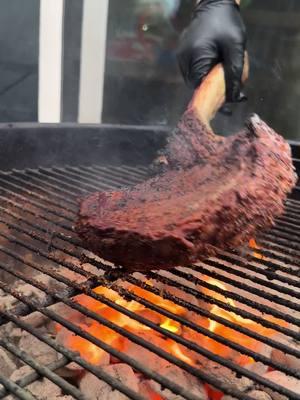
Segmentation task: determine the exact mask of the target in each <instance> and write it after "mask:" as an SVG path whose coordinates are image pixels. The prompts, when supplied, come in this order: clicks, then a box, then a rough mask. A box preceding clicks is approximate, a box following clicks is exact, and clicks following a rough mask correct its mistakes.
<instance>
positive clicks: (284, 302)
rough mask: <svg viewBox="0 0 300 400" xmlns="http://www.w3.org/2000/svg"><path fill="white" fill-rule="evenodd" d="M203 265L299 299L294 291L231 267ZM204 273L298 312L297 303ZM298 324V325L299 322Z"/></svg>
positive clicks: (214, 274)
mask: <svg viewBox="0 0 300 400" xmlns="http://www.w3.org/2000/svg"><path fill="white" fill-rule="evenodd" d="M205 265H208V266H212V267H214V268H216V269H218V270H220V271H224V267H226V272H230V273H232V274H234V275H235V276H239V277H241V278H243V279H247V280H250V281H251V282H253V283H257V284H261V285H264V286H265V287H268V288H270V289H273V290H276V291H278V292H279V293H285V294H287V295H289V296H291V297H296V298H298V299H300V293H299V292H296V291H295V290H292V289H289V288H286V287H284V286H279V285H277V284H275V283H271V282H267V281H265V280H264V279H260V278H258V277H251V276H250V275H249V274H246V273H244V272H242V271H239V270H236V269H234V268H231V267H229V266H227V265H226V266H225V265H222V263H219V262H216V261H214V260H206V261H205ZM194 268H195V269H197V270H198V269H199V268H201V267H199V266H198V265H197V266H195V267H194ZM201 270H202V271H204V270H203V269H202V268H201ZM206 271H208V273H205V275H208V276H210V277H212V278H216V279H218V280H220V281H222V282H225V283H229V284H230V285H232V286H234V287H237V288H239V289H242V290H245V291H248V292H250V293H253V294H256V295H257V296H260V297H261V298H264V299H267V300H270V301H272V302H275V303H277V304H280V305H282V306H284V307H289V308H290V309H293V310H296V311H300V305H299V304H297V303H294V302H292V301H290V300H287V299H283V298H282V297H279V296H277V295H275V294H273V293H268V292H266V291H264V290H261V289H257V288H255V287H252V286H249V285H247V284H245V283H243V282H244V281H243V282H241V281H237V280H236V279H232V278H229V277H227V276H224V275H222V274H219V273H217V272H215V271H209V270H206ZM298 322H299V324H300V320H299V321H298Z"/></svg>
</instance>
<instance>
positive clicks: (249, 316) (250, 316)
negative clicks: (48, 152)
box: [0, 217, 299, 339]
mask: <svg viewBox="0 0 300 400" xmlns="http://www.w3.org/2000/svg"><path fill="white" fill-rule="evenodd" d="M1 221H2V222H3V223H6V224H7V225H8V226H10V227H11V228H13V229H15V230H17V231H20V232H22V233H26V234H27V235H29V236H30V237H32V238H34V239H37V240H39V241H42V242H43V243H45V244H49V243H48V240H46V239H44V238H42V237H41V236H40V235H38V234H36V233H35V232H32V231H29V230H27V229H24V228H20V226H18V225H15V224H12V223H8V222H7V221H3V220H2V219H1V217H0V222H1ZM33 226H34V227H35V228H36V229H40V228H39V227H38V226H35V225H33ZM40 230H42V229H40ZM0 235H1V236H4V237H5V234H4V233H0ZM59 237H60V238H63V239H64V240H65V239H67V240H68V237H66V236H64V235H61V234H60V235H59ZM11 240H12V239H11ZM14 242H15V243H19V244H20V245H21V246H25V247H27V248H28V249H30V250H31V251H35V252H37V253H38V254H42V252H41V250H40V249H37V248H35V247H33V246H28V244H26V245H25V244H23V243H22V242H20V241H18V240H15V239H14ZM51 247H53V248H55V249H58V250H61V251H63V252H65V253H67V254H68V255H70V256H73V257H77V258H78V257H80V254H79V253H77V252H74V251H68V250H67V249H66V248H65V247H63V246H58V245H56V244H54V243H51ZM43 255H44V256H45V257H46V258H48V259H53V257H51V255H49V254H47V253H46V254H43ZM86 260H87V261H88V262H90V263H91V264H93V265H95V266H97V267H98V268H101V269H103V268H106V269H107V267H105V266H104V265H103V264H102V263H99V262H97V261H96V260H95V259H94V258H91V257H88V256H86ZM58 261H60V260H58ZM60 262H61V261H60ZM70 267H71V268H72V270H74V265H70V263H69V265H68V268H70ZM177 274H179V272H178V271H177ZM158 279H162V278H161V277H159V278H158ZM189 279H194V280H195V281H196V278H195V277H194V276H192V277H189ZM199 284H201V285H202V286H204V287H208V288H209V289H211V290H213V291H216V292H220V291H221V293H222V294H223V295H225V297H231V298H233V299H235V300H238V301H240V302H242V303H245V304H247V305H249V306H250V307H258V309H260V311H262V312H266V308H265V307H262V306H261V305H260V304H258V303H254V302H251V301H250V300H248V299H246V298H244V297H240V296H237V295H236V294H235V293H232V292H230V291H224V292H222V289H220V288H216V287H215V286H212V285H209V284H208V283H207V282H204V281H201V282H199ZM189 290H190V289H189V288H188V287H187V288H185V291H189ZM199 294H200V293H199V292H198V295H199ZM226 307H231V306H228V305H226ZM223 308H224V307H223ZM230 311H233V312H235V313H236V314H238V315H241V316H243V317H244V318H247V319H252V320H254V318H253V317H255V318H257V317H256V316H254V315H253V314H250V313H247V315H246V314H245V311H243V310H241V309H239V308H238V307H236V308H233V307H231V309H230ZM268 312H269V313H270V314H271V315H273V316H274V317H277V318H280V319H283V320H287V319H289V322H291V323H294V324H295V325H297V324H298V323H299V321H298V320H296V319H293V318H292V317H287V316H286V314H282V313H279V312H278V311H277V310H274V309H268ZM245 315H246V317H245ZM260 323H261V324H262V325H264V323H266V322H264V320H263V319H261V321H260ZM268 327H269V326H268ZM272 329H275V330H277V331H279V332H282V333H285V334H287V335H290V334H291V333H292V335H293V336H292V337H295V333H294V332H293V331H287V330H286V328H283V327H280V326H276V325H275V324H274V325H273V326H272ZM296 339H298V336H296Z"/></svg>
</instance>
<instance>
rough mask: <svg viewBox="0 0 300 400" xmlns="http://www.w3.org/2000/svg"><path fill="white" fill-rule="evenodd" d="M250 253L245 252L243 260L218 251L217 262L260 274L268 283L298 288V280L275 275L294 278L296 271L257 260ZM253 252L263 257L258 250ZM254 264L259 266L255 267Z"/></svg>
mask: <svg viewBox="0 0 300 400" xmlns="http://www.w3.org/2000/svg"><path fill="white" fill-rule="evenodd" d="M252 252H253V251H248V252H247V259H245V258H243V259H241V257H239V256H237V257H234V255H233V254H230V253H226V252H224V251H218V252H217V256H218V258H217V259H218V261H219V262H220V261H221V262H222V261H227V262H229V263H230V264H231V265H232V266H233V267H236V266H237V267H240V268H242V269H243V270H244V269H245V270H246V271H247V272H248V271H249V270H250V271H251V272H255V273H257V274H260V275H262V276H264V277H265V278H267V279H268V280H269V281H272V280H277V281H280V282H283V283H286V284H288V285H291V286H294V287H297V288H300V282H299V280H295V279H291V278H289V277H287V276H286V275H278V273H277V271H282V272H284V273H285V274H287V273H288V274H289V275H295V276H296V277H298V275H297V273H298V271H297V270H296V271H295V270H294V269H293V268H288V267H283V266H281V265H280V264H278V263H275V262H274V261H270V260H264V259H257V258H256V257H255V256H253V255H252ZM255 252H257V253H259V254H261V255H262V256H263V253H262V252H261V251H260V250H258V251H256V250H255ZM256 264H257V265H259V266H257V265H256ZM265 267H267V268H265ZM226 268H227V266H226ZM235 271H236V269H235ZM263 284H264V285H265V284H266V280H263ZM281 288H282V286H280V289H281ZM284 290H285V289H284ZM295 293H297V294H298V295H300V293H299V292H295Z"/></svg>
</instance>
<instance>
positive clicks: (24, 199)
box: [0, 166, 300, 400]
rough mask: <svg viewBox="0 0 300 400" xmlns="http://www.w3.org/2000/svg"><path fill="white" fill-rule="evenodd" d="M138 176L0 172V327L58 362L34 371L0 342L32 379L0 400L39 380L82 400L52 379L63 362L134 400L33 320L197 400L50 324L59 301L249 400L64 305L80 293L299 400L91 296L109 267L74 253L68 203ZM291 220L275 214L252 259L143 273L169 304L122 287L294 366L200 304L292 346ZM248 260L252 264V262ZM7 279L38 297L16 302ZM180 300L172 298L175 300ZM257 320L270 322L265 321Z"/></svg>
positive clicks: (96, 170)
mask: <svg viewBox="0 0 300 400" xmlns="http://www.w3.org/2000/svg"><path fill="white" fill-rule="evenodd" d="M146 175H147V170H146V169H145V168H132V167H111V168H105V167H99V166H90V167H87V166H84V167H80V168H79V167H65V168H51V169H43V168H40V169H38V170H30V169H27V170H25V171H17V170H13V171H11V172H9V173H4V172H0V273H1V275H0V289H1V290H2V291H3V292H5V293H7V294H10V295H12V296H13V297H14V298H16V299H17V300H18V303H17V304H16V305H14V306H13V308H11V309H8V310H7V309H2V307H1V306H0V307H1V308H0V310H1V312H0V325H1V326H5V324H7V323H8V322H11V323H13V324H14V326H17V327H19V328H21V329H23V330H24V331H27V332H29V333H30V334H32V335H33V336H34V337H36V338H38V339H39V340H40V341H42V342H44V343H46V344H47V345H49V346H50V347H51V348H53V349H55V350H56V351H57V352H58V353H59V354H60V355H61V358H60V359H59V360H58V361H56V362H54V363H51V364H50V365H42V364H41V363H39V362H37V361H36V360H34V359H33V358H32V357H31V356H29V355H28V354H27V353H26V352H24V351H21V350H20V349H19V348H18V347H17V346H16V345H15V344H14V343H13V341H11V340H10V339H8V338H5V337H3V335H2V336H1V335H0V346H1V347H2V348H4V349H5V350H7V351H8V352H9V353H11V354H13V355H14V356H16V357H17V358H18V359H19V360H22V362H24V363H25V364H27V365H30V366H31V367H32V368H33V370H34V372H32V373H30V374H28V375H26V376H25V377H24V378H22V379H19V380H18V381H16V382H13V381H12V380H10V379H8V378H5V377H4V376H1V375H0V383H1V384H2V385H3V387H2V388H0V398H4V397H5V396H7V395H8V394H9V393H12V394H14V395H15V396H16V397H17V398H20V399H32V398H34V397H33V396H32V395H31V394H30V392H29V391H28V390H26V387H27V386H28V385H29V384H31V383H32V382H34V381H36V380H37V379H39V378H40V377H41V376H43V377H47V378H48V379H49V380H50V381H52V382H53V383H55V384H56V385H57V386H59V387H60V388H62V389H63V392H64V393H66V394H69V395H71V396H72V397H73V398H75V399H83V398H85V397H84V396H83V394H82V393H81V392H80V390H79V389H78V388H77V387H76V386H75V385H74V384H71V383H70V382H68V381H67V380H65V379H63V378H62V377H60V376H59V374H57V373H56V372H55V371H57V370H58V369H60V368H62V367H63V366H65V365H67V364H69V363H70V362H76V363H77V364H78V365H80V366H81V367H83V368H84V369H85V370H87V371H89V372H91V373H92V374H94V375H95V376H96V377H98V378H99V379H101V380H103V381H105V382H106V383H108V384H109V385H110V386H111V387H112V388H114V389H116V390H118V391H120V392H121V393H123V394H125V395H126V396H128V397H129V398H130V399H135V400H143V399H144V397H143V396H142V395H141V394H138V393H136V392H134V391H133V390H132V389H131V388H129V387H126V386H125V385H124V384H122V383H121V382H120V381H119V380H117V379H116V378H114V377H112V376H110V375H108V374H107V373H106V372H105V371H104V370H102V369H101V368H99V367H95V366H94V365H92V364H90V363H89V362H87V361H85V360H84V359H83V358H82V357H80V356H79V355H78V354H77V353H74V352H72V351H70V350H68V349H67V348H65V347H64V346H62V345H60V344H58V343H57V342H56V341H55V340H54V339H53V338H51V337H49V335H46V334H44V333H41V332H40V331H39V330H38V329H36V328H35V327H34V326H32V325H31V323H30V319H26V318H25V317H26V316H30V315H31V314H32V313H33V312H36V311H37V312H39V313H41V314H42V315H44V316H46V317H48V318H49V319H50V320H52V321H55V322H56V323H58V324H60V325H61V326H63V327H65V328H67V329H68V330H70V331H71V332H73V333H75V334H76V335H79V336H81V337H82V338H84V339H86V340H88V341H89V342H91V343H93V344H94V345H96V346H98V347H99V348H102V349H103V350H105V351H106V352H108V353H109V354H111V355H113V356H114V357H116V358H117V359H119V360H121V361H122V362H124V363H126V364H128V365H130V366H131V367H132V368H134V370H135V371H138V372H140V373H142V374H143V375H144V376H146V377H148V378H149V379H152V380H154V381H156V382H158V383H160V384H161V386H162V387H163V388H167V389H169V390H170V391H171V392H173V393H174V394H178V395H181V396H182V397H183V398H184V399H189V400H197V399H199V397H198V396H196V395H195V394H193V393H192V392H191V391H190V388H184V387H182V386H180V385H179V384H177V383H176V382H173V381H171V380H170V379H167V378H166V377H164V376H162V375H160V374H159V373H158V372H156V371H153V370H151V369H149V368H148V367H147V362H145V363H141V362H140V361H138V360H135V359H133V358H132V357H130V356H128V355H126V354H125V353H123V352H120V351H118V350H116V349H115V348H114V347H113V346H111V345H109V344H107V343H105V342H104V341H102V340H100V339H99V338H96V337H94V336H92V335H91V334H89V333H87V332H86V331H84V330H83V329H81V328H80V326H78V325H76V324H75V323H73V322H70V321H69V320H68V319H67V318H66V317H65V316H63V315H60V314H59V313H58V312H57V311H55V310H54V309H53V308H52V307H51V306H52V305H54V304H56V303H59V302H60V303H64V304H65V305H67V306H69V307H70V308H71V309H73V310H77V311H79V312H80V313H82V314H83V315H85V316H87V317H89V318H91V319H93V320H95V321H97V322H99V323H100V324H102V325H103V326H106V327H108V328H110V329H111V330H113V331H115V332H117V333H119V334H120V335H122V336H123V337H125V338H128V339H129V340H130V341H131V342H133V343H136V344H139V345H141V346H143V347H144V348H146V349H148V350H150V351H151V352H153V353H154V354H156V355H158V356H160V357H162V358H164V359H165V360H167V361H169V362H170V363H172V364H174V365H177V366H178V367H180V368H181V369H183V370H185V371H187V372H188V373H190V374H191V375H193V376H195V377H197V378H199V379H200V380H201V381H203V382H205V383H208V384H210V385H211V386H213V387H214V388H216V389H217V390H219V391H221V392H223V393H226V394H228V395H231V396H234V397H235V398H237V399H244V400H251V399H252V400H255V399H253V398H252V397H251V396H249V395H247V394H245V393H242V392H241V391H239V390H238V389H236V388H235V387H233V386H231V385H230V384H227V383H224V381H222V380H221V379H220V377H218V376H214V375H212V374H211V373H208V372H207V371H206V370H205V369H203V368H201V367H200V366H197V365H194V366H192V365H190V364H189V363H187V362H185V361H183V360H182V359H180V358H178V357H176V356H174V355H172V354H170V353H169V352H167V351H166V350H164V349H162V348H160V347H158V346H156V345H154V344H153V343H151V342H150V341H148V340H146V339H145V338H143V337H142V336H140V335H139V334H138V333H133V332H132V331H129V330H127V329H125V328H123V327H120V326H118V325H117V324H116V323H114V322H112V321H110V320H109V319H106V318H104V317H102V316H100V315H98V314H97V313H95V312H93V311H91V310H89V309H88V308H86V307H85V306H84V305H80V304H79V303H77V302H75V301H73V299H72V298H73V297H74V296H76V295H78V294H82V293H84V294H86V295H87V296H90V297H91V298H93V299H95V300H98V301H100V302H102V303H104V304H106V305H107V306H109V307H111V308H112V309H114V310H116V311H118V312H121V313H122V314H124V315H126V316H128V317H129V318H131V319H132V320H135V321H138V322H139V323H141V324H143V325H145V326H147V327H149V328H151V329H152V330H153V331H156V332H158V333H159V334H161V335H163V336H164V337H166V338H168V339H172V340H173V341H174V342H176V343H178V344H180V345H181V346H183V347H184V348H186V349H189V350H192V351H193V352H195V353H198V354H200V355H201V356H203V357H204V358H207V359H208V360H212V361H214V362H216V363H218V364H219V365H222V366H223V367H224V368H226V369H229V370H231V371H234V372H235V373H236V374H237V375H238V376H244V377H247V378H249V379H251V380H252V381H253V382H255V383H257V384H259V385H261V386H264V387H267V388H270V389H272V390H273V391H275V392H278V393H280V394H282V395H284V396H286V397H287V398H288V399H293V400H296V399H300V394H299V393H295V392H293V391H292V390H291V389H288V388H285V387H282V386H280V385H279V384H277V383H274V382H272V381H270V380H267V379H265V378H264V377H263V376H260V375H258V374H256V373H255V372H252V371H251V370H249V369H246V368H245V367H242V366H241V365H238V364H236V363H235V362H233V361H231V360H230V359H227V358H224V357H222V356H219V355H217V354H215V353H213V352H211V351H210V350H208V349H207V348H205V346H202V344H201V343H197V342H194V341H191V340H188V339H186V338H184V337H183V336H181V335H179V334H177V333H172V332H170V331H168V330H166V329H164V328H163V327H161V326H159V325H157V324H155V323H154V322H152V321H151V319H148V318H146V317H144V316H142V315H139V314H137V313H135V312H133V311H130V309H127V308H125V307H124V306H122V305H120V304H117V303H115V302H113V301H111V300H110V299H109V298H107V297H105V296H103V295H100V294H97V293H95V292H94V291H93V289H94V288H96V287H98V286H101V285H105V284H107V281H106V279H105V277H104V275H105V273H107V272H109V271H110V270H111V267H110V266H109V265H106V264H105V263H104V262H102V261H101V260H100V259H99V258H97V257H95V256H94V255H92V254H91V253H89V252H86V251H84V250H83V249H82V248H81V247H80V242H79V241H78V239H77V237H76V235H75V234H74V233H73V231H72V225H73V224H74V222H75V219H76V213H77V198H78V197H79V196H82V195H86V194H88V193H90V192H92V191H95V190H107V189H113V188H116V187H120V186H123V185H125V184H126V185H128V184H135V183H137V182H140V181H141V180H142V179H144V178H145V177H146ZM299 211H300V202H298V201H296V200H288V201H287V204H286V212H285V214H284V215H283V216H282V217H280V218H278V221H277V225H276V227H275V228H273V229H271V230H270V231H269V232H268V233H265V234H263V235H262V236H261V237H260V240H259V243H260V246H261V248H258V249H255V254H254V252H253V250H252V249H245V250H244V251H243V253H242V254H241V253H238V252H236V253H227V252H223V251H219V253H218V255H217V257H214V258H211V259H209V260H206V261H205V262H201V263H199V265H198V264H197V265H195V266H191V267H190V268H188V269H184V270H183V269H180V268H178V269H174V270H172V271H170V272H168V274H165V273H164V272H151V273H149V274H148V275H147V278H151V279H152V280H153V282H157V283H164V284H166V285H167V287H168V288H176V289H177V292H176V295H174V294H173V292H172V291H170V290H164V291H163V293H162V292H161V290H160V289H159V288H158V287H156V286H155V285H150V284H149V283H147V282H146V281H145V280H142V279H139V278H137V277H134V276H126V277H125V278H124V279H125V281H126V282H128V283H130V284H131V285H134V286H135V287H139V288H142V289H144V290H146V291H148V292H149V293H153V294H156V295H160V296H162V297H163V298H164V299H167V300H170V301H172V302H173V303H175V304H177V305H180V306H182V307H184V308H186V309H187V310H189V311H191V312H193V313H195V315H198V316H202V317H204V318H208V319H209V320H211V321H216V322H218V323H220V324H222V325H223V326H225V327H227V328H230V329H232V330H233V331H234V332H236V333H241V334H244V335H247V336H248V337H250V338H252V339H255V340H257V341H258V342H260V343H263V344H265V345H267V346H270V347H271V348H272V349H278V350H280V351H282V352H283V353H285V354H288V355H292V356H294V357H296V358H298V359H300V350H298V349H297V348H296V347H294V346H290V345H289V344H287V342H286V341H281V340H278V339H277V336H276V338H274V337H273V336H271V337H267V336H265V335H263V334H260V333H259V332H256V331H255V330H252V329H251V328H249V327H247V325H240V324H237V323H235V322H232V321H230V320H228V319H226V318H224V317H223V316H221V315H216V314H214V313H212V311H209V310H208V308H207V307H205V306H202V305H201V304H208V305H211V306H213V305H216V306H218V307H219V308H220V309H222V310H225V311H228V312H234V313H235V314H236V315H238V316H239V317H243V318H245V319H248V320H251V321H255V322H257V323H258V324H260V325H262V326H263V327H265V328H270V329H272V330H273V331H275V332H278V333H280V334H282V336H283V337H284V338H285V339H290V340H294V341H299V340H300V334H299V327H300V314H299V311H300V302H299V299H300V290H299V288H300V281H299V275H300V258H299V256H300V239H299V235H298V231H299V229H300V217H299V214H298V212H299ZM83 254H84V256H83ZM258 254H259V255H260V256H259V257H258ZM28 255H30V256H28ZM80 262H81V263H84V264H85V265H87V264H89V265H91V266H93V267H96V268H97V269H98V271H99V272H98V273H95V272H91V271H90V270H89V269H85V268H83V267H82V266H81V265H79V263H80ZM66 270H68V271H72V272H73V273H74V274H75V275H76V276H77V277H79V278H81V279H80V280H79V279H75V278H72V279H70V278H68V275H67V274H65V273H64V271H66ZM33 272H39V273H42V274H44V275H47V276H50V277H51V278H53V279H54V280H55V281H56V282H57V283H58V284H59V285H61V286H60V287H61V289H60V290H57V289H55V288H51V287H49V286H48V285H46V284H45V283H43V282H41V281H40V280H37V279H35V278H34V273H33ZM75 275H74V276H75ZM207 277H208V278H213V279H215V280H217V281H219V282H221V283H222V284H224V285H226V289H224V288H223V286H219V285H216V284H214V283H212V282H211V281H210V280H209V279H206V278H207ZM14 280H21V281H23V282H26V283H28V284H30V285H32V286H33V287H36V288H38V289H40V290H41V292H43V293H44V294H45V296H43V297H42V299H41V300H36V299H33V298H31V297H30V296H28V295H27V296H26V295H25V294H23V293H21V292H19V291H18V290H16V289H15V287H14ZM190 281H193V282H195V283H196V284H197V289H195V288H192V287H190V286H189V282H190ZM110 288H111V289H113V290H114V291H116V292H117V293H118V294H120V295H121V296H122V297H124V298H125V299H126V300H134V301H136V302H137V303H140V304H142V305H143V306H145V307H146V308H147V309H149V310H153V311H155V312H157V313H160V314H162V315H164V316H165V317H167V318H170V319H172V320H173V321H176V322H178V323H180V324H181V325H182V326H184V327H187V328H189V329H191V330H192V331H193V332H196V333H199V334H202V335H204V336H205V337H208V338H211V339H213V340H215V341H216V342H218V343H220V344H223V345H225V346H227V347H228V348H230V349H233V350H236V351H237V352H239V353H241V354H243V355H246V356H248V357H251V358H253V360H255V361H260V362H262V363H263V364H265V365H267V366H269V367H270V368H272V369H274V370H277V371H281V372H284V373H285V374H287V375H289V376H292V377H295V378H297V379H300V371H299V370H298V369H296V368H290V367H287V366H286V365H283V364H281V363H280V362H278V361H275V360H272V359H270V358H269V357H267V356H265V355H263V354H260V353H259V352H255V351H253V350H250V349H249V348H247V347H245V346H244V345H241V344H239V343H237V342H235V341H233V340H232V339H228V338H226V337H223V336H221V335H219V334H217V333H215V332H212V331H211V330H209V329H207V328H205V327H203V326H201V325H199V324H197V323H196V322H193V321H191V320H187V319H185V318H183V317H182V316H180V315H176V314H174V313H173V312H171V311H168V310H166V309H164V308H162V307H160V306H159V305H157V304H154V303H153V302H151V301H149V300H147V299H145V298H142V297H140V296H138V295H137V294H135V293H134V292H133V291H132V290H130V289H126V288H124V286H123V285H122V284H120V283H119V282H117V283H113V284H111V285H110ZM198 288H199V289H198ZM202 288H206V289H208V290H209V292H207V291H206V292H205V293H204V292H203V290H201V289H202ZM178 293H179V294H178ZM180 293H182V296H181V295H180ZM185 294H189V295H192V296H193V297H194V298H195V299H197V300H199V302H198V303H197V304H195V303H194V302H189V301H187V300H186V299H185V297H184V295H185ZM220 295H225V297H226V298H227V299H231V300H234V301H236V302H238V304H243V305H245V307H240V306H239V305H233V304H232V302H228V301H224V300H223V299H224V297H220ZM258 311H259V312H258ZM267 316H268V317H270V316H271V317H272V318H267ZM279 320H280V321H284V322H285V323H279ZM28 321H29V322H28Z"/></svg>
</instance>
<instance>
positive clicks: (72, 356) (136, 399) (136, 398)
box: [0, 282, 253, 400]
mask: <svg viewBox="0 0 300 400" xmlns="http://www.w3.org/2000/svg"><path fill="white" fill-rule="evenodd" d="M0 286H1V289H2V290H4V291H5V292H6V293H8V294H11V295H13V296H14V297H16V298H18V294H17V293H16V292H13V290H12V289H10V288H9V287H7V286H6V285H3V284H2V283H1V282H0ZM32 309H35V310H38V307H36V306H34V304H32ZM3 315H4V316H5V318H6V319H7V320H9V321H10V322H13V323H14V324H15V325H16V326H18V327H19V328H21V329H23V330H24V331H26V332H28V333H30V334H31V335H32V336H34V337H36V338H37V339H39V340H40V341H41V342H43V343H45V344H47V345H49V346H50V347H52V348H53V349H54V350H56V351H57V352H58V353H60V354H62V355H64V356H65V357H67V358H68V359H69V360H70V362H75V363H76V364H78V365H80V366H81V367H82V368H84V369H85V370H86V371H89V372H91V373H92V374H93V375H95V376H96V377H97V378H99V379H101V380H103V381H104V382H106V383H107V384H108V385H110V386H111V387H112V388H113V389H115V390H118V391H119V392H121V393H123V394H125V395H126V396H128V397H129V398H130V399H132V400H145V398H144V397H142V396H140V395H138V394H137V393H135V392H133V391H132V390H131V389H129V388H127V387H126V386H125V385H123V384H122V383H120V382H119V381H118V380H117V379H115V378H113V377H112V376H110V375H109V374H107V373H106V372H104V371H103V370H102V369H101V368H99V367H95V366H93V365H92V364H90V363H88V362H86V361H85V360H84V359H83V358H81V357H80V356H79V355H78V354H77V353H75V352H73V351H71V350H68V349H66V348H65V347H64V346H61V345H59V344H58V343H57V342H56V341H55V340H53V339H51V338H50V337H49V336H46V335H44V334H42V333H40V332H39V331H38V330H36V329H34V328H32V327H31V326H30V325H29V324H28V323H26V322H24V321H22V320H21V319H20V318H18V317H16V316H15V315H14V314H12V313H11V312H8V311H3ZM0 378H1V376H0ZM8 389H9V388H8ZM19 397H20V396H19ZM20 398H22V397H20ZM31 399H34V398H33V397H31V398H30V400H31ZM25 400H27V398H26V399H25ZM251 400H253V399H251Z"/></svg>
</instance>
